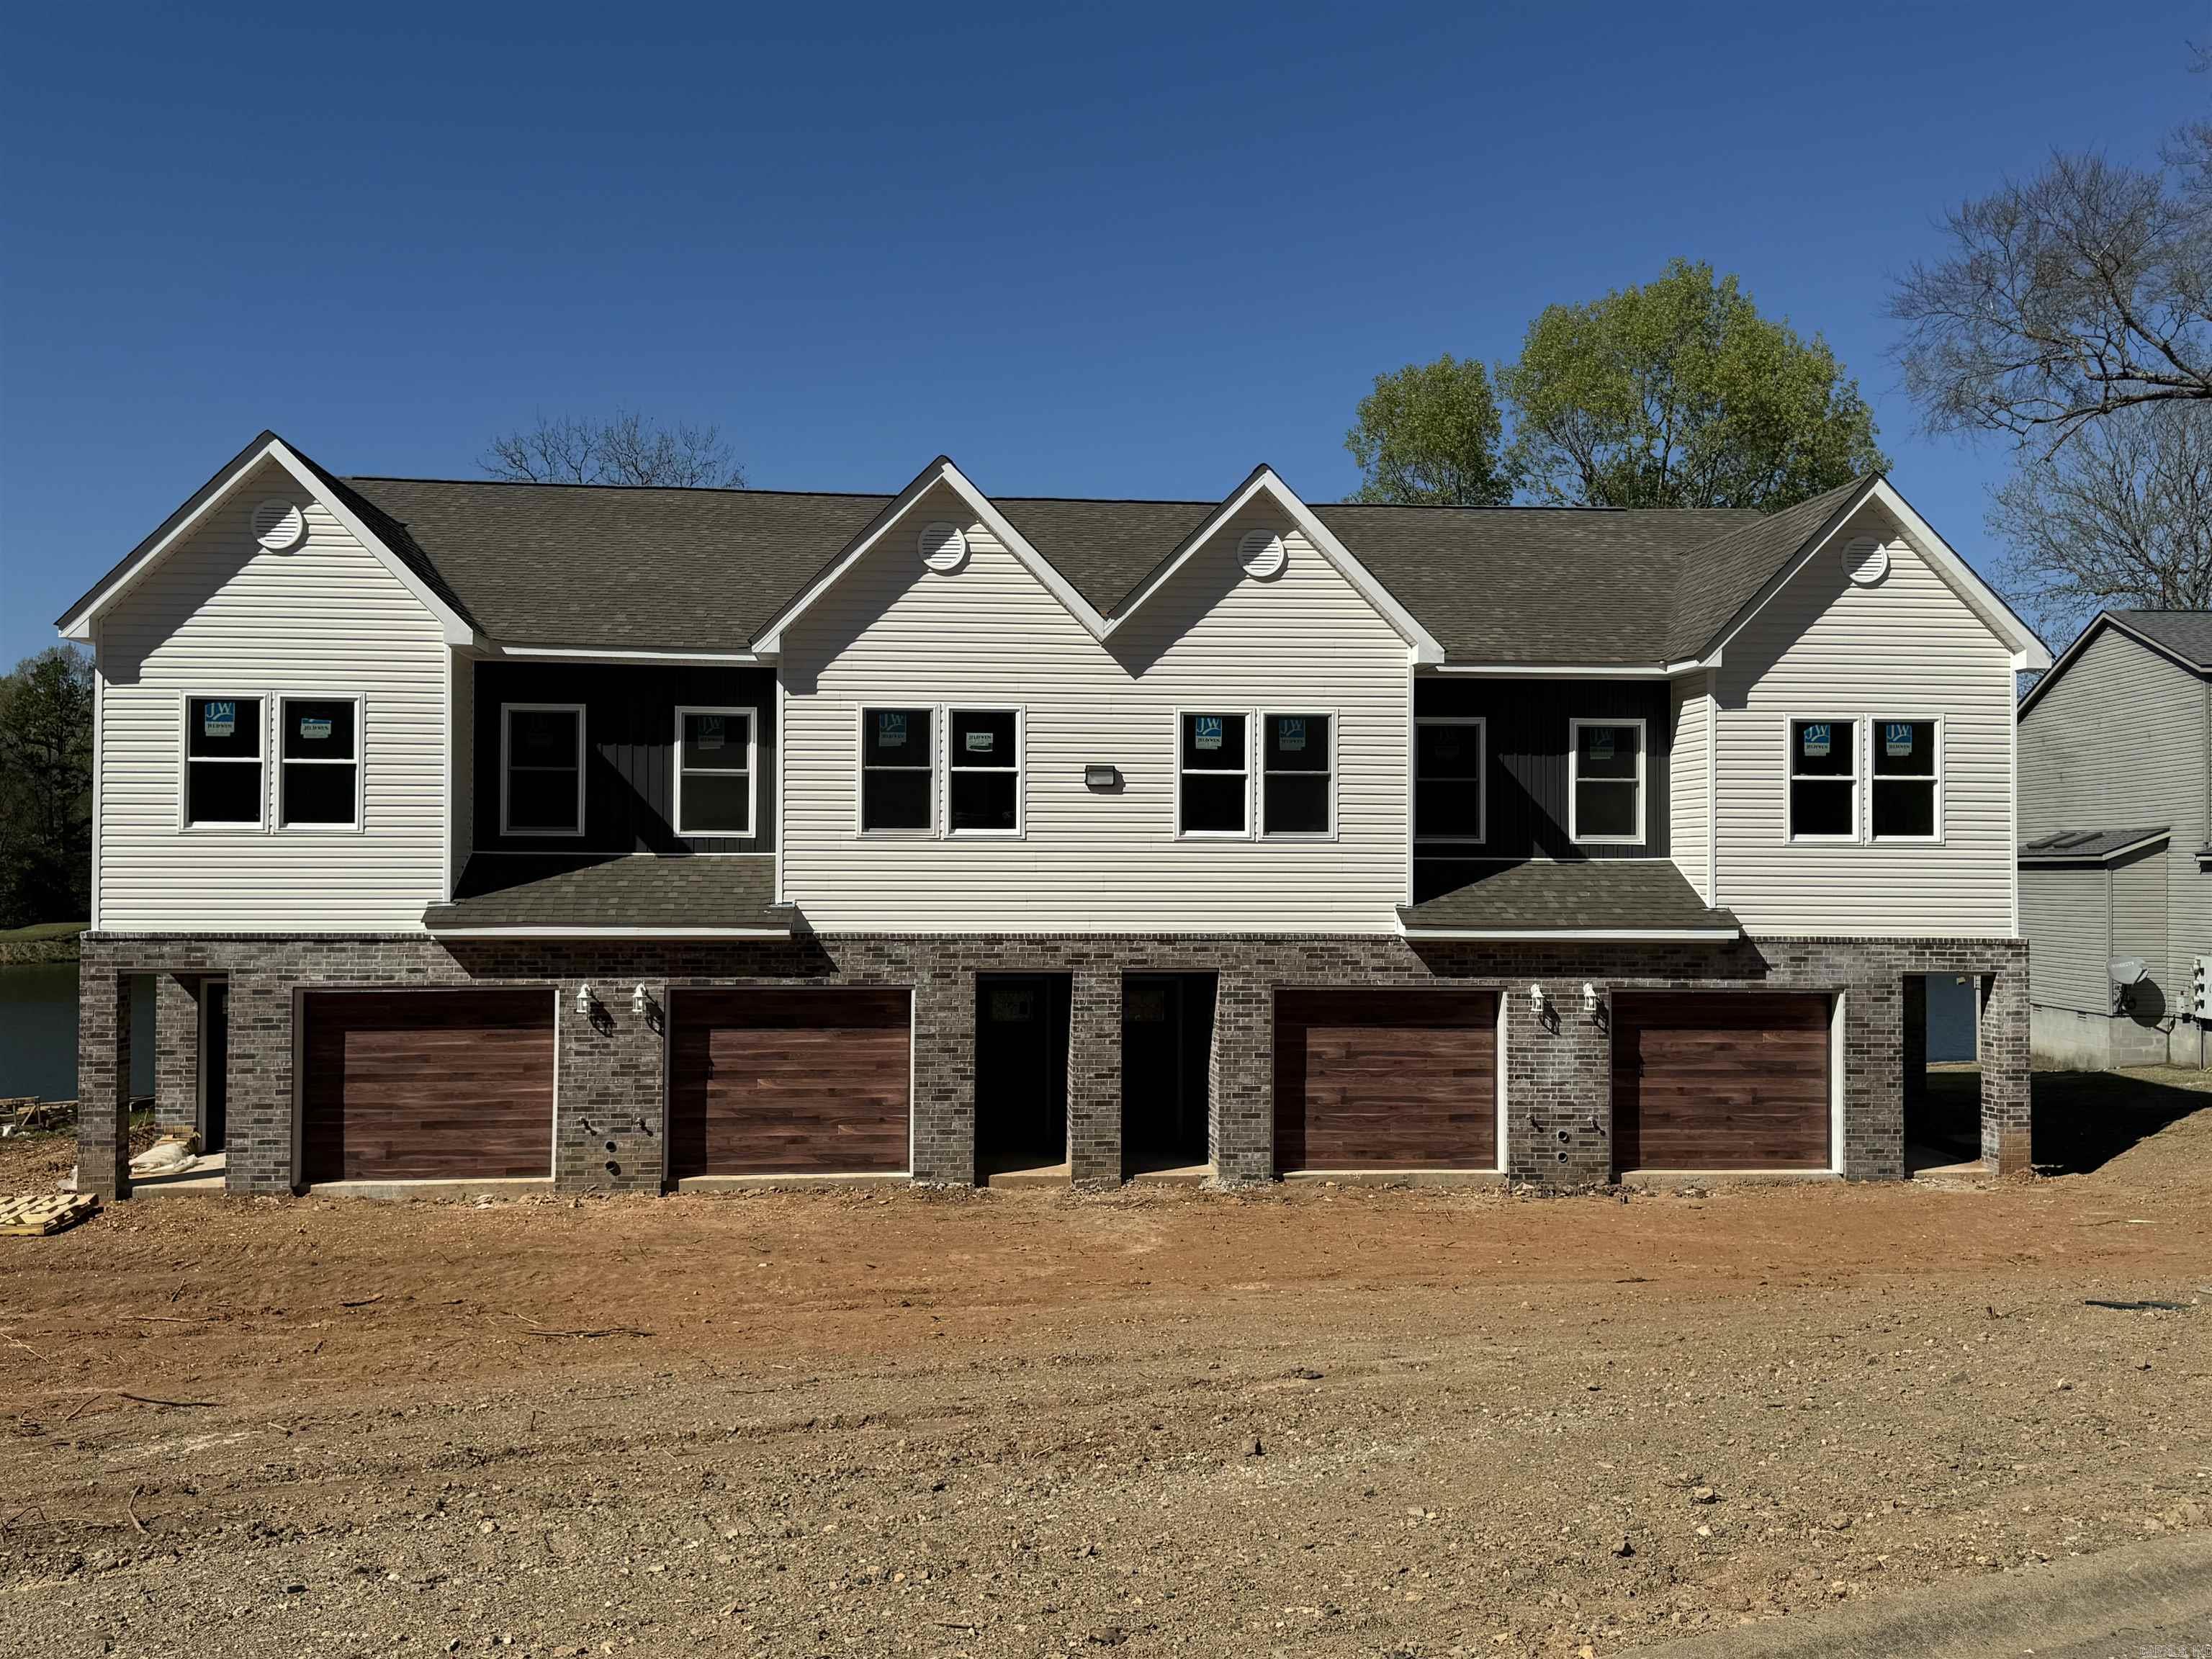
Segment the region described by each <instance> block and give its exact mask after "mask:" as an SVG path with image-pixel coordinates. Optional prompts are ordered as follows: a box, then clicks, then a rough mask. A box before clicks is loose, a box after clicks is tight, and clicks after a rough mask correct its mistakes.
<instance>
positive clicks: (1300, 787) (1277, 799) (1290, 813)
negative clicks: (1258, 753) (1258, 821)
mask: <svg viewBox="0 0 2212 1659" xmlns="http://www.w3.org/2000/svg"><path fill="white" fill-rule="evenodd" d="M1206 781H1207V782H1209V783H1210V782H1212V779H1210V778H1209V779H1207V780H1206ZM1266 798H1267V817H1266V818H1265V819H1264V820H1263V823H1262V827H1263V828H1264V829H1266V830H1267V834H1269V835H1271V836H1325V835H1327V834H1328V775H1327V774H1326V773H1323V774H1321V775H1318V776H1316V775H1314V774H1312V773H1308V772H1273V773H1270V774H1269V775H1267V780H1266Z"/></svg>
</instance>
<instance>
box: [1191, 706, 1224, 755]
mask: <svg viewBox="0 0 2212 1659" xmlns="http://www.w3.org/2000/svg"><path fill="white" fill-rule="evenodd" d="M1197 724H1198V746H1199V747H1200V749H1218V748H1220V747H1221V716H1220V715H1218V714H1200V715H1199V716H1198V717H1197Z"/></svg>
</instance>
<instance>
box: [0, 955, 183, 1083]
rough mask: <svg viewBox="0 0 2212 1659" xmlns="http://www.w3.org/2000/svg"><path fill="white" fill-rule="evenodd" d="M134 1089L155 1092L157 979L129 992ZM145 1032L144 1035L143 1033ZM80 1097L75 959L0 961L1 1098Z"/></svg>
mask: <svg viewBox="0 0 2212 1659" xmlns="http://www.w3.org/2000/svg"><path fill="white" fill-rule="evenodd" d="M142 1034H143V1036H142ZM153 1092H154V981H152V980H150V979H144V978H142V979H139V980H137V981H134V983H133V985H132V987H131V1093H132V1094H134V1095H150V1094H152V1093H153ZM14 1095H37V1096H38V1097H40V1098H41V1099H43V1100H73V1099H75V1098H76V963H74V962H53V963H44V962H41V963H13V964H10V963H0V1099H5V1098H7V1097H9V1096H14Z"/></svg>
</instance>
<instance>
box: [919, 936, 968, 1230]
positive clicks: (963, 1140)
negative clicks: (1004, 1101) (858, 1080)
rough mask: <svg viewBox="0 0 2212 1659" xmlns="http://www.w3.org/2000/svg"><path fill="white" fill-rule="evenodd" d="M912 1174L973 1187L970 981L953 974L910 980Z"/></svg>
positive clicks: (931, 972) (940, 970)
mask: <svg viewBox="0 0 2212 1659" xmlns="http://www.w3.org/2000/svg"><path fill="white" fill-rule="evenodd" d="M935 959H936V958H935V957H934V953H932V960H933V961H934V960H935ZM913 1174H914V1178H915V1180H916V1181H923V1182H939V1183H941V1184H943V1185H946V1186H953V1187H972V1186H974V1185H975V975H974V974H972V973H969V972H966V971H964V970H963V969H957V968H951V967H939V966H934V965H933V966H929V967H927V968H924V969H921V971H920V972H918V973H917V974H916V975H915V987H914V1164H913Z"/></svg>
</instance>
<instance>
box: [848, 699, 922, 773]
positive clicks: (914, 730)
mask: <svg viewBox="0 0 2212 1659" xmlns="http://www.w3.org/2000/svg"><path fill="white" fill-rule="evenodd" d="M860 719H861V732H862V738H861V741H862V744H863V745H864V746H863V748H862V750H861V759H862V761H863V763H865V764H866V765H869V766H927V765H928V764H929V763H930V758H929V710H927V708H871V709H869V710H867V711H866V713H865V714H863V715H862V716H861V717H860Z"/></svg>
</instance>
